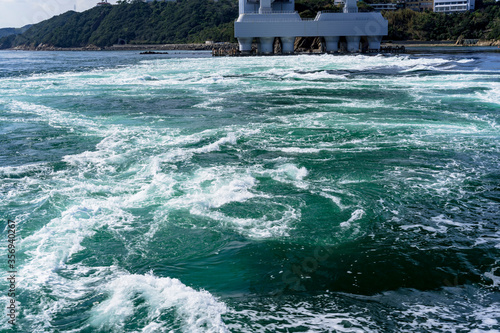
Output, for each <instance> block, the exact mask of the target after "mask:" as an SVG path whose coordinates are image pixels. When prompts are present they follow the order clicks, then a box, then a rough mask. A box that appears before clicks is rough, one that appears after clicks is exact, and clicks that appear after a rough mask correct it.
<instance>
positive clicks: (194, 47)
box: [9, 43, 238, 51]
mask: <svg viewBox="0 0 500 333" xmlns="http://www.w3.org/2000/svg"><path fill="white" fill-rule="evenodd" d="M237 46H238V44H236V43H215V44H161V45H160V44H147V45H146V44H145V45H134V44H124V45H113V46H106V47H99V46H96V45H87V46H84V47H55V46H52V45H47V44H40V45H38V46H36V47H35V46H17V47H14V48H11V49H9V50H20V51H146V50H148V51H173V50H179V51H180V50H183V51H211V50H212V49H213V48H218V49H219V48H227V49H229V48H235V47H237Z"/></svg>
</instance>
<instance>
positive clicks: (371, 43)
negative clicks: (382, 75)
mask: <svg viewBox="0 0 500 333" xmlns="http://www.w3.org/2000/svg"><path fill="white" fill-rule="evenodd" d="M367 39H368V48H369V49H371V50H380V43H381V42H382V36H368V37H367Z"/></svg>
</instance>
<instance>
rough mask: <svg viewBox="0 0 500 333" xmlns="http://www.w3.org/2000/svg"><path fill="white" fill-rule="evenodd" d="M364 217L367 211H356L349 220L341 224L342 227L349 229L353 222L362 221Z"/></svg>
mask: <svg viewBox="0 0 500 333" xmlns="http://www.w3.org/2000/svg"><path fill="white" fill-rule="evenodd" d="M364 215H365V211H364V210H363V209H356V210H355V211H354V212H352V213H351V217H350V218H349V220H347V221H345V222H342V223H340V226H341V227H342V228H349V227H351V226H352V223H353V222H355V221H358V220H361V219H362V218H363V216H364Z"/></svg>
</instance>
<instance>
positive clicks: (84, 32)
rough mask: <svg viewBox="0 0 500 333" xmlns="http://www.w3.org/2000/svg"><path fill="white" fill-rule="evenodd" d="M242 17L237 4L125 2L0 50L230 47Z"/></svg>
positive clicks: (231, 0) (230, 0)
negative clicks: (213, 43) (210, 43)
mask: <svg viewBox="0 0 500 333" xmlns="http://www.w3.org/2000/svg"><path fill="white" fill-rule="evenodd" d="M237 17H238V3H237V1H235V0H218V1H217V2H215V1H213V0H208V1H207V0H180V1H178V2H153V3H144V2H142V1H134V2H132V3H127V2H122V3H121V4H119V5H114V6H100V7H94V8H92V9H90V10H87V11H85V12H83V13H77V12H73V11H69V12H66V13H64V14H62V15H58V16H55V17H53V18H51V19H49V20H46V21H43V22H41V23H39V24H36V25H34V26H33V27H31V28H30V29H29V30H28V31H26V32H25V33H24V34H22V35H18V36H9V37H6V38H3V39H0V48H10V47H15V46H19V45H24V46H33V47H36V46H37V45H39V44H45V45H51V46H55V47H84V46H87V45H89V44H93V45H96V46H100V47H104V46H110V45H113V44H116V43H118V41H119V40H124V41H126V42H127V43H130V44H143V43H147V44H160V43H161V44H166V43H188V42H202V41H203V42H204V41H205V40H207V39H215V40H219V41H220V40H225V41H229V40H231V39H232V38H233V28H232V27H233V23H232V22H233V21H234V20H235V19H236V18H237Z"/></svg>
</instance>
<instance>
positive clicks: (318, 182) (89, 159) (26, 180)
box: [0, 48, 500, 332]
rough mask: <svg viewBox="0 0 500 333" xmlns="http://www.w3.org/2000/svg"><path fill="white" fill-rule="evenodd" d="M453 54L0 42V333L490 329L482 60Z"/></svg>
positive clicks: (494, 286) (499, 252)
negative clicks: (11, 255)
mask: <svg viewBox="0 0 500 333" xmlns="http://www.w3.org/2000/svg"><path fill="white" fill-rule="evenodd" d="M467 50H470V49H465V48H464V49H460V48H457V49H454V52H448V51H447V50H441V51H440V50H436V49H423V50H419V51H415V52H414V53H412V54H406V55H391V56H383V55H378V56H364V55H350V56H347V55H346V56H340V55H338V56H334V55H321V56H305V55H300V56H286V57H281V56H276V57H248V58H224V57H222V58H212V57H210V54H209V53H205V52H195V53H192V52H177V53H171V54H169V55H148V56H143V55H139V54H137V53H135V52H12V51H2V52H0V222H1V223H2V230H3V233H2V235H3V236H2V241H1V242H0V255H1V256H2V258H4V259H2V260H1V261H0V267H1V272H2V280H1V281H2V282H0V300H1V302H0V303H1V304H2V307H3V308H4V309H6V310H4V315H3V316H2V317H0V331H2V332H471V331H474V332H498V331H500V315H499V313H500V290H499V286H500V231H499V227H500V163H499V162H500V140H499V139H500V126H499V121H500V97H499V96H500V61H499V60H500V53H498V52H494V50H493V49H485V50H483V51H480V52H468V51H467ZM445 51H446V52H445ZM8 220H12V221H15V225H16V239H15V242H14V245H15V256H16V258H15V264H14V265H15V266H14V268H15V270H16V288H15V289H16V296H15V301H16V306H17V307H16V310H17V312H16V318H15V319H16V325H15V326H12V325H11V324H10V323H8V319H9V318H8V316H7V314H8V309H7V306H8V305H9V304H10V301H11V299H12V297H9V295H8V289H9V282H8V281H7V278H8V277H9V276H10V275H9V274H11V273H8V272H9V271H11V270H12V267H9V265H8V261H7V255H8V251H9V243H8V230H9V227H8V223H7V222H8ZM10 244H12V243H10ZM11 248H12V247H11Z"/></svg>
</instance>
